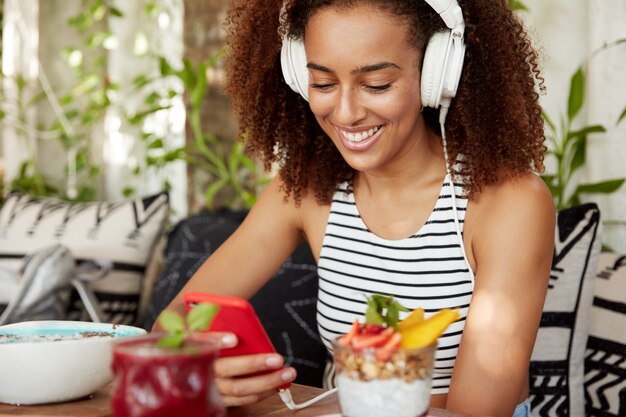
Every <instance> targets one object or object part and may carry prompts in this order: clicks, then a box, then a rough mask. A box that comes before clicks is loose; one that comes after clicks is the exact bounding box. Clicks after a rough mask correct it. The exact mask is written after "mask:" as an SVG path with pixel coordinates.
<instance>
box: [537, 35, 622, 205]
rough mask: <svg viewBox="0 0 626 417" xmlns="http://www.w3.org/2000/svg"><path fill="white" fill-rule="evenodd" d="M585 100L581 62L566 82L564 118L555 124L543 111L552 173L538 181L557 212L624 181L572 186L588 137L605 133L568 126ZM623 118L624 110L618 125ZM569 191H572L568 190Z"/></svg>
mask: <svg viewBox="0 0 626 417" xmlns="http://www.w3.org/2000/svg"><path fill="white" fill-rule="evenodd" d="M624 42H626V39H619V40H617V41H614V42H611V43H607V44H605V45H603V46H602V47H600V48H598V49H597V50H596V51H594V52H593V53H592V54H591V55H590V56H589V58H588V61H589V60H591V59H592V58H593V57H594V56H596V55H597V54H598V53H599V52H601V51H603V50H606V49H608V48H611V47H614V46H617V45H619V44H622V43H624ZM584 101H585V63H583V64H582V65H580V66H579V67H578V68H577V69H576V71H575V72H574V74H573V75H572V77H571V79H570V88H569V95H568V100H567V115H565V116H561V117H560V119H559V123H558V125H557V123H555V122H554V121H553V119H552V118H551V117H550V116H549V115H548V114H547V113H546V112H543V118H544V120H545V122H546V124H547V126H548V134H547V140H548V152H547V154H548V155H552V156H553V157H554V158H555V159H556V172H555V173H554V174H547V175H543V176H542V178H543V180H544V182H545V183H546V185H547V186H548V188H549V189H550V191H551V193H552V196H553V197H554V200H555V204H556V206H557V208H558V209H563V208H567V207H572V206H576V205H579V204H581V194H584V193H603V194H608V193H612V192H615V191H617V190H618V189H619V188H620V187H621V186H622V185H623V184H624V181H625V178H613V179H609V180H605V181H600V182H595V183H580V184H574V176H575V173H576V172H577V171H578V170H579V169H580V168H581V167H582V166H583V165H584V164H585V161H586V156H587V154H586V148H587V140H588V136H589V135H590V134H594V133H605V132H606V128H605V127H604V126H602V125H600V124H593V125H587V126H583V127H582V128H580V129H574V128H573V127H572V125H573V124H574V121H575V120H576V116H577V115H578V114H579V113H580V110H581V108H582V107H583V104H584ZM625 117H626V108H625V109H624V110H623V111H622V113H621V115H620V116H619V118H618V120H617V123H618V124H619V123H620V122H621V121H622V120H623V119H624V118H625ZM572 189H573V191H572Z"/></svg>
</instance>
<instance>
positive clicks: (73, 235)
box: [0, 193, 169, 324]
mask: <svg viewBox="0 0 626 417" xmlns="http://www.w3.org/2000/svg"><path fill="white" fill-rule="evenodd" d="M168 214H169V198H168V195H167V193H160V194H156V195H153V196H150V197H146V198H143V199H135V200H128V201H122V202H93V203H74V204H72V203H68V202H65V201H62V200H58V199H55V198H38V197H33V196H29V195H24V194H20V193H12V194H10V195H9V196H8V198H7V200H6V202H5V204H4V206H3V207H2V211H0V267H2V268H7V269H10V270H15V271H17V270H18V269H19V267H20V265H21V264H22V259H23V257H24V256H26V255H28V254H30V253H32V252H34V251H35V250H37V249H40V248H42V247H45V246H50V245H53V244H61V245H63V246H65V247H67V248H68V249H69V250H70V251H71V252H72V255H73V256H74V259H75V260H76V261H77V262H80V261H81V260H89V259H99V260H108V261H110V262H112V264H113V269H112V271H111V272H110V273H109V274H108V275H107V276H106V277H105V278H104V279H102V280H99V281H95V282H92V283H91V284H90V285H91V288H92V289H93V290H94V291H95V295H96V297H97V299H98V302H99V306H100V308H101V310H102V311H103V313H104V318H103V319H104V321H107V322H112V323H123V324H136V322H137V320H138V313H139V311H138V308H139V303H140V294H141V292H142V290H143V288H142V286H143V277H144V275H145V272H146V269H147V266H148V263H149V261H150V260H151V258H152V253H153V252H154V251H153V248H154V246H155V244H156V243H157V241H158V239H159V238H160V237H161V235H162V233H163V228H164V226H165V222H166V220H167V217H168ZM2 292H3V291H2V289H1V288H0V293H2ZM0 295H1V297H2V301H3V302H4V303H6V302H7V301H8V300H7V298H9V297H10V295H8V294H6V291H4V294H0ZM1 309H4V306H3V307H2V308H1ZM65 318H66V319H71V320H89V316H88V315H87V314H86V312H85V311H84V308H83V306H82V302H81V301H80V297H78V295H77V294H74V295H73V297H72V301H71V304H70V307H69V311H68V313H67V316H66V317H65Z"/></svg>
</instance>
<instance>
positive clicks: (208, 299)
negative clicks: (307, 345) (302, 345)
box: [183, 292, 291, 389]
mask: <svg viewBox="0 0 626 417" xmlns="http://www.w3.org/2000/svg"><path fill="white" fill-rule="evenodd" d="M183 301H184V303H185V306H186V307H187V309H188V310H190V309H191V308H192V307H193V306H194V305H195V304H198V303H211V304H216V305H217V306H219V309H218V311H217V313H216V315H215V317H213V321H212V322H211V325H210V326H209V330H208V331H213V332H230V333H234V334H235V335H236V336H237V346H235V347H233V348H228V349H222V350H221V351H220V354H219V356H220V357H226V356H240V355H252V354H257V353H276V349H274V345H272V341H271V340H270V338H269V336H268V335H267V333H266V332H265V329H264V328H263V325H262V324H261V321H260V320H259V317H258V316H257V315H256V313H255V311H254V308H252V305H251V304H250V303H249V302H248V300H246V299H245V298H241V297H233V296H228V295H217V294H207V293H199V292H189V293H186V294H185V295H184V296H183ZM268 372H273V370H272V371H268ZM268 372H260V373H258V374H263V373H268ZM254 375H257V374H254ZM290 385H291V384H285V385H282V386H281V387H280V388H281V389H285V388H289V386H290Z"/></svg>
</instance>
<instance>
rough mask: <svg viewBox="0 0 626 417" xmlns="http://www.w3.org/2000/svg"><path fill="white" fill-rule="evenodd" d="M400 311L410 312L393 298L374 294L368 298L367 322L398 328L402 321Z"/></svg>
mask: <svg viewBox="0 0 626 417" xmlns="http://www.w3.org/2000/svg"><path fill="white" fill-rule="evenodd" d="M400 311H410V310H409V309H408V308H406V307H404V306H403V305H402V304H400V303H399V302H398V301H396V300H395V299H394V298H393V296H387V295H382V294H372V295H371V296H370V297H367V310H366V311H365V322H366V323H371V324H378V325H383V324H386V325H387V326H388V327H396V325H397V324H398V321H399V319H400Z"/></svg>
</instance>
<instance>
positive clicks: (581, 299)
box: [530, 204, 601, 417]
mask: <svg viewBox="0 0 626 417" xmlns="http://www.w3.org/2000/svg"><path fill="white" fill-rule="evenodd" d="M600 235H601V223H600V212H599V210H598V207H597V206H596V205H595V204H585V205H583V206H578V207H574V208H570V209H566V210H562V211H560V212H559V213H558V218H557V229H556V234H555V241H554V256H553V260H552V271H551V274H550V284H549V288H548V295H547V297H546V302H545V305H544V313H543V315H542V317H541V326H540V328H539V333H538V335H537V342H536V343H535V349H534V351H533V355H532V360H531V366H530V394H531V395H530V398H531V406H532V414H533V415H534V416H554V417H556V416H569V417H583V416H584V415H585V410H584V408H585V404H584V390H583V378H584V369H583V363H584V358H585V346H586V344H587V336H588V329H589V316H590V311H591V301H592V297H593V282H594V279H595V274H596V268H597V264H598V256H599V254H600Z"/></svg>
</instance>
